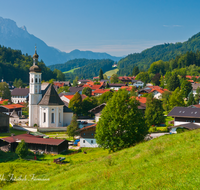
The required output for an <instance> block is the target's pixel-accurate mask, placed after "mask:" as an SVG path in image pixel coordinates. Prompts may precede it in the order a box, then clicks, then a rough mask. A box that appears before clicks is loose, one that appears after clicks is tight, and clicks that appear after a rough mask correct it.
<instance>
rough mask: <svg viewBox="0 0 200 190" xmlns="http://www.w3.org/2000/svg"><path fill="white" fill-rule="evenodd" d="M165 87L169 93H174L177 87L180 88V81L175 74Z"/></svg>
mask: <svg viewBox="0 0 200 190" xmlns="http://www.w3.org/2000/svg"><path fill="white" fill-rule="evenodd" d="M167 87H168V89H169V90H170V91H174V90H175V89H176V88H177V87H180V81H179V78H178V76H177V73H174V74H173V75H172V76H171V77H170V78H169V79H168V81H167Z"/></svg>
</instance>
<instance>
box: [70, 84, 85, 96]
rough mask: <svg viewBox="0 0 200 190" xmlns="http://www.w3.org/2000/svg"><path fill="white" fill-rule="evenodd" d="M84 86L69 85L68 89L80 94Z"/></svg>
mask: <svg viewBox="0 0 200 190" xmlns="http://www.w3.org/2000/svg"><path fill="white" fill-rule="evenodd" d="M83 89H84V87H82V86H81V87H70V88H69V91H70V92H72V93H76V92H78V93H79V94H82V91H83Z"/></svg>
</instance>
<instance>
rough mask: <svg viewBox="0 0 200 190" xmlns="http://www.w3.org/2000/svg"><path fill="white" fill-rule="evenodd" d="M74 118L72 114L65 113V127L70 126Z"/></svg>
mask: <svg viewBox="0 0 200 190" xmlns="http://www.w3.org/2000/svg"><path fill="white" fill-rule="evenodd" d="M72 117H73V113H72V112H64V113H63V126H68V125H69V124H70V123H71V120H72Z"/></svg>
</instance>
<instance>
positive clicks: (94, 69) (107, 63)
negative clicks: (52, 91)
mask: <svg viewBox="0 0 200 190" xmlns="http://www.w3.org/2000/svg"><path fill="white" fill-rule="evenodd" d="M113 64H114V61H112V60H110V59H74V60H70V61H67V62H66V63H64V64H56V65H51V66H49V68H50V69H51V70H53V69H59V70H61V71H62V72H64V71H68V70H71V69H74V68H77V69H75V70H74V71H73V73H65V77H66V80H71V81H72V80H73V79H75V77H76V76H78V78H79V79H81V78H84V79H92V78H93V77H95V76H98V75H99V71H100V69H102V71H103V73H105V72H106V71H109V70H111V69H112V65H113Z"/></svg>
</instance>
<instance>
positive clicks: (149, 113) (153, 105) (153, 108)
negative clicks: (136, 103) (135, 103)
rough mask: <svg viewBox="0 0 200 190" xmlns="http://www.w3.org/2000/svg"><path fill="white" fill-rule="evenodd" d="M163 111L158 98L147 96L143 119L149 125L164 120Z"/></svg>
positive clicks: (157, 123)
mask: <svg viewBox="0 0 200 190" xmlns="http://www.w3.org/2000/svg"><path fill="white" fill-rule="evenodd" d="M163 111H164V110H163V107H162V102H161V101H160V100H158V99H155V98H153V96H148V97H147V102H146V110H145V119H146V123H147V125H148V126H149V127H150V126H152V125H158V126H159V125H160V124H161V123H164V122H165V116H164V114H163Z"/></svg>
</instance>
